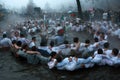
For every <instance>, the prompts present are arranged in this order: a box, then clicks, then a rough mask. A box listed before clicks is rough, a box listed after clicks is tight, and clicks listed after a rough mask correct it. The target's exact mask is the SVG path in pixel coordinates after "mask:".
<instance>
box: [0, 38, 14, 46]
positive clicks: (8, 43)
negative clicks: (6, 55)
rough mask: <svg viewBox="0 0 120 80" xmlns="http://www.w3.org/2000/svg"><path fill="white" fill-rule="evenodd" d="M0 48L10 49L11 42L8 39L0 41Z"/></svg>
mask: <svg viewBox="0 0 120 80" xmlns="http://www.w3.org/2000/svg"><path fill="white" fill-rule="evenodd" d="M0 44H1V46H3V47H10V46H11V45H12V41H11V40H10V39H9V38H3V39H2V40H1V41H0Z"/></svg>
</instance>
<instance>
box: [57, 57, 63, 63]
mask: <svg viewBox="0 0 120 80" xmlns="http://www.w3.org/2000/svg"><path fill="white" fill-rule="evenodd" d="M56 59H57V62H58V63H59V62H61V61H62V60H63V57H62V56H61V55H57V57H56Z"/></svg>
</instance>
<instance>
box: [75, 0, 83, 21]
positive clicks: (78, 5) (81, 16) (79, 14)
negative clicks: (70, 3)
mask: <svg viewBox="0 0 120 80" xmlns="http://www.w3.org/2000/svg"><path fill="white" fill-rule="evenodd" d="M76 2H77V8H78V17H79V18H81V19H83V15H82V8H81V4H80V0H76Z"/></svg>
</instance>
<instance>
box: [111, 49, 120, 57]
mask: <svg viewBox="0 0 120 80" xmlns="http://www.w3.org/2000/svg"><path fill="white" fill-rule="evenodd" d="M112 53H113V55H114V56H117V55H118V53H119V50H118V49H117V48H113V49H112Z"/></svg>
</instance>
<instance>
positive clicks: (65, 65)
mask: <svg viewBox="0 0 120 80" xmlns="http://www.w3.org/2000/svg"><path fill="white" fill-rule="evenodd" d="M104 16H105V15H104ZM9 29H10V30H9V31H2V37H1V38H0V48H1V49H4V50H6V49H9V50H10V52H11V53H12V54H13V55H14V56H15V57H22V58H25V59H26V60H27V62H28V63H31V64H38V63H44V64H47V65H48V67H49V68H50V69H52V68H54V67H56V68H57V69H59V70H69V71H73V70H76V69H79V68H89V67H93V66H94V65H99V66H102V65H109V66H116V65H117V66H119V64H120V54H119V49H118V48H113V49H112V50H111V49H109V47H110V46H109V45H110V44H109V42H108V35H112V36H118V38H120V34H119V33H120V29H119V25H117V24H114V23H112V22H111V21H107V20H106V18H105V17H104V19H103V20H102V21H93V22H90V21H86V22H80V19H78V18H77V19H74V20H66V21H58V20H52V19H49V21H48V23H47V24H46V23H45V22H44V20H42V19H36V20H34V19H30V20H26V21H24V22H21V23H17V24H15V25H11V26H9ZM68 31H71V32H72V31H75V32H78V34H79V32H80V31H88V32H89V33H90V34H91V35H93V39H94V42H93V43H91V41H90V40H89V39H86V40H85V42H81V41H80V40H79V38H78V37H76V36H74V38H73V41H72V43H70V42H69V39H67V38H66V35H65V34H67V32H68ZM36 34H37V35H39V37H40V38H41V40H38V39H37V38H38V37H36V36H35V35H36ZM69 36H70V35H69ZM30 38H31V39H30Z"/></svg>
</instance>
